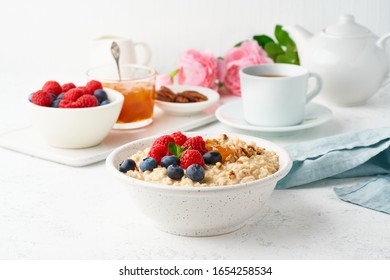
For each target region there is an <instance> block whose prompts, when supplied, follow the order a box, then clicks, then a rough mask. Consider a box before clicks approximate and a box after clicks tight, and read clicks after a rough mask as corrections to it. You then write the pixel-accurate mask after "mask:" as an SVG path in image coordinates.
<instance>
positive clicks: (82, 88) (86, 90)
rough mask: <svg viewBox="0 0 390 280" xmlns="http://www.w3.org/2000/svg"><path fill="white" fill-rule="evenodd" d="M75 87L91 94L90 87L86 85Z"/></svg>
mask: <svg viewBox="0 0 390 280" xmlns="http://www.w3.org/2000/svg"><path fill="white" fill-rule="evenodd" d="M77 88H79V89H81V90H82V91H83V94H89V95H92V94H93V91H92V90H91V89H90V88H87V87H77Z"/></svg>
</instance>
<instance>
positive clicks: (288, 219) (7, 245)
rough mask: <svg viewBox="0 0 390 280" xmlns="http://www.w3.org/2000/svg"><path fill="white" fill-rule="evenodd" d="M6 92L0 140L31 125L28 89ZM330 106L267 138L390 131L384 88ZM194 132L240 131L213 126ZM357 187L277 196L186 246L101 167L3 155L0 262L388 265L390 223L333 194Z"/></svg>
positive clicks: (0, 96) (325, 185)
mask: <svg viewBox="0 0 390 280" xmlns="http://www.w3.org/2000/svg"><path fill="white" fill-rule="evenodd" d="M2 87H3V90H2V91H1V92H0V100H1V101H0V118H1V122H0V133H1V132H4V131H7V130H10V129H14V128H18V127H20V126H22V125H25V124H26V123H28V120H26V116H25V114H24V109H23V108H22V106H21V103H22V101H23V99H24V98H26V96H27V95H28V89H29V88H30V89H31V88H32V84H22V83H16V82H13V81H9V80H4V81H2ZM4 87H5V90H4ZM315 102H317V103H322V104H326V102H324V101H323V100H315ZM326 105H327V106H329V107H330V108H331V109H332V111H333V113H334V116H333V118H332V119H331V120H330V121H329V122H328V123H326V124H324V125H322V126H320V127H317V128H313V129H310V130H307V131H305V132H302V133H300V134H296V135H292V136H287V137H270V136H263V138H267V139H269V140H272V141H275V142H277V143H279V144H282V145H285V144H288V143H295V142H298V141H305V140H311V139H316V138H318V137H324V136H329V135H335V134H339V133H343V132H348V131H355V130H360V129H364V128H371V127H380V126H389V125H390V87H387V88H385V89H384V90H381V91H380V92H379V93H377V94H376V95H375V96H374V97H372V98H371V99H370V100H369V102H368V103H367V104H365V105H364V106H360V107H353V108H340V107H334V106H330V105H329V104H326ZM197 130H205V131H210V130H212V131H217V130H219V131H221V132H239V133H245V132H243V131H239V130H235V129H232V128H229V127H227V126H225V125H223V124H221V123H218V122H215V123H213V124H210V125H207V126H205V127H201V128H199V129H197ZM249 134H252V133H249ZM356 180H359V179H343V180H324V181H321V182H317V183H314V184H309V185H308V186H307V187H306V188H294V189H289V190H276V191H274V192H273V194H272V196H271V198H270V200H269V201H268V203H267V205H266V206H265V207H264V208H263V210H262V211H260V212H259V213H258V214H257V215H256V216H254V217H253V218H251V219H250V220H249V222H248V224H247V225H246V226H245V227H243V228H242V229H240V230H238V231H236V232H233V233H230V234H226V235H222V236H215V237H207V238H189V237H181V236H175V235H170V234H167V233H164V232H161V231H159V230H158V229H156V228H154V227H153V226H152V225H150V223H149V222H148V221H147V220H146V219H145V218H144V217H143V216H142V215H141V214H140V213H139V212H138V211H137V209H136V208H135V207H134V206H133V205H132V204H131V201H130V198H129V195H128V192H127V190H126V187H124V186H122V185H121V184H119V183H118V182H117V181H116V179H115V178H112V177H111V176H110V174H108V172H106V170H105V166H104V163H103V162H100V163H96V164H93V165H90V166H86V167H79V168H76V167H69V166H65V165H61V164H57V163H53V162H49V161H46V160H42V159H38V158H33V157H30V156H27V155H24V154H20V153H16V152H13V151H10V150H7V149H2V148H0V259H390V215H387V214H384V213H381V212H376V211H373V210H369V209H366V208H363V207H359V206H356V205H353V204H350V203H346V202H343V201H341V200H339V199H338V198H337V196H336V194H335V193H334V192H333V186H335V185H339V184H351V183H353V182H354V181H356Z"/></svg>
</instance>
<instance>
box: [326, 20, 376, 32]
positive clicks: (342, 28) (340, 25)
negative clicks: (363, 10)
mask: <svg viewBox="0 0 390 280" xmlns="http://www.w3.org/2000/svg"><path fill="white" fill-rule="evenodd" d="M324 32H325V33H326V34H328V35H332V36H337V37H363V36H369V35H372V33H371V31H370V30H368V29H367V28H366V27H364V26H362V25H360V24H358V23H356V22H355V17H354V16H353V15H342V16H340V17H339V21H338V22H337V23H336V24H334V25H331V26H328V27H327V28H325V30H324Z"/></svg>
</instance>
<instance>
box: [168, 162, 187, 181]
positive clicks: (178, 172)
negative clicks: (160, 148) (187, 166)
mask: <svg viewBox="0 0 390 280" xmlns="http://www.w3.org/2000/svg"><path fill="white" fill-rule="evenodd" d="M167 175H168V177H169V178H171V179H172V180H180V179H181V177H183V175H184V170H183V168H181V167H180V165H177V164H171V165H170V166H168V168H167Z"/></svg>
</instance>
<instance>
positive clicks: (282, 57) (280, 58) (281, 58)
mask: <svg viewBox="0 0 390 280" xmlns="http://www.w3.org/2000/svg"><path fill="white" fill-rule="evenodd" d="M275 62H276V63H289V64H292V63H291V60H290V59H289V58H288V57H287V56H286V55H285V54H281V55H278V56H277V57H276V59H275Z"/></svg>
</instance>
